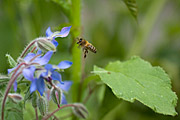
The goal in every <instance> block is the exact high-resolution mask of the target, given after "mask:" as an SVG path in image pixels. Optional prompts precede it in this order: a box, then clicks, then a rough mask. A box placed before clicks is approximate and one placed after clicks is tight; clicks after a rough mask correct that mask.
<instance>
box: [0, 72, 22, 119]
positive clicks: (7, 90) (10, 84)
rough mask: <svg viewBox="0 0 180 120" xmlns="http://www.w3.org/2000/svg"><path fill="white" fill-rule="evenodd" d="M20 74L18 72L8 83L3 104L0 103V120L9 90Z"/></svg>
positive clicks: (2, 117)
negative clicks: (0, 105)
mask: <svg viewBox="0 0 180 120" xmlns="http://www.w3.org/2000/svg"><path fill="white" fill-rule="evenodd" d="M21 73H22V72H19V73H18V74H17V75H16V76H15V77H13V78H11V80H10V81H9V83H8V85H7V88H6V91H5V94H4V98H3V102H2V107H1V120H4V108H5V103H6V99H7V96H8V93H9V90H10V89H11V86H12V84H13V83H14V81H15V80H16V79H17V77H18V76H19V75H20V74H21Z"/></svg>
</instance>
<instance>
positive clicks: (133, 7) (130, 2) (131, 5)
mask: <svg viewBox="0 0 180 120" xmlns="http://www.w3.org/2000/svg"><path fill="white" fill-rule="evenodd" d="M123 1H124V3H125V4H126V6H127V7H128V9H129V11H130V12H131V15H132V16H133V17H134V18H135V19H136V20H137V14H138V8H137V4H136V0H123Z"/></svg>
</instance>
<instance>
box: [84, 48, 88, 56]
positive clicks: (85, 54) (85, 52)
mask: <svg viewBox="0 0 180 120" xmlns="http://www.w3.org/2000/svg"><path fill="white" fill-rule="evenodd" d="M87 53H88V50H87V49H84V58H86V56H87Z"/></svg>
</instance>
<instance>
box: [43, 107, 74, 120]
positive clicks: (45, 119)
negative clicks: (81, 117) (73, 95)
mask: <svg viewBox="0 0 180 120" xmlns="http://www.w3.org/2000/svg"><path fill="white" fill-rule="evenodd" d="M66 107H76V105H74V104H67V105H63V106H62V107H60V108H57V109H56V110H54V111H53V112H52V113H51V114H49V115H47V116H45V117H43V118H42V120H47V119H49V118H50V117H51V116H53V115H54V114H55V113H56V112H58V111H59V110H61V109H63V108H66Z"/></svg>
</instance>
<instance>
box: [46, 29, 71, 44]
mask: <svg viewBox="0 0 180 120" xmlns="http://www.w3.org/2000/svg"><path fill="white" fill-rule="evenodd" d="M70 29H71V26H69V27H63V28H62V29H61V31H60V32H58V31H57V32H52V31H51V28H50V27H48V29H47V30H46V37H50V38H53V39H52V43H53V44H54V45H55V46H56V47H57V46H58V42H57V41H56V40H55V38H57V37H66V36H68V34H69V32H70Z"/></svg>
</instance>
